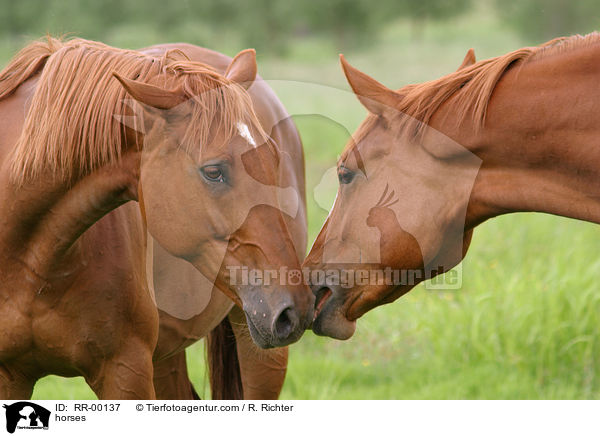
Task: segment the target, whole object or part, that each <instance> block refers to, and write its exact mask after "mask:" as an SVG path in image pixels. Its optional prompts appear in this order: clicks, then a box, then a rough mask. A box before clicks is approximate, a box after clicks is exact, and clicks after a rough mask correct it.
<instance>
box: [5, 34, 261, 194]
mask: <svg viewBox="0 0 600 436" xmlns="http://www.w3.org/2000/svg"><path fill="white" fill-rule="evenodd" d="M40 71H41V73H40ZM114 72H116V73H118V74H119V75H121V76H122V77H125V78H129V79H133V80H138V81H141V82H148V81H149V80H151V79H155V81H156V80H157V79H158V81H159V82H160V84H161V85H163V84H164V86H165V87H170V86H173V85H174V84H181V86H182V89H183V91H184V93H185V94H186V96H187V97H188V98H190V99H191V101H193V103H194V104H192V105H191V114H190V115H191V117H190V121H189V124H188V127H187V130H186V132H185V134H184V138H183V140H182V142H181V147H183V148H185V149H186V151H188V152H191V151H193V150H194V149H197V150H199V148H200V145H203V144H208V140H209V133H210V131H211V126H213V127H215V126H216V127H217V128H220V129H223V130H224V132H225V140H229V139H231V138H232V137H233V136H235V135H236V134H237V125H238V123H239V122H245V123H247V124H248V125H251V126H253V127H254V128H255V129H256V132H257V133H258V134H259V135H260V136H261V139H266V134H265V133H264V131H263V130H262V128H261V126H260V123H259V122H258V120H257V117H256V114H255V112H254V109H253V106H252V102H251V100H250V97H249V95H248V93H247V92H246V91H245V90H244V89H243V88H242V87H241V86H240V85H238V84H236V83H233V82H231V81H229V80H228V79H226V78H225V77H223V76H221V75H220V74H218V73H217V72H215V71H214V70H213V69H212V68H210V67H208V66H207V65H205V64H202V63H199V62H193V61H190V60H189V59H188V58H187V57H186V56H185V54H184V53H183V52H181V51H180V50H170V51H167V52H166V53H165V54H164V55H163V56H162V57H154V56H151V55H147V54H144V53H141V52H137V51H133V50H123V49H118V48H113V47H110V46H107V45H105V44H102V43H98V42H93V41H87V40H83V39H72V40H69V41H63V40H59V39H54V38H50V37H48V38H47V39H46V40H44V41H38V42H34V43H32V44H30V45H28V46H27V47H25V48H24V49H23V50H22V51H21V52H19V53H18V54H17V55H16V56H15V58H14V59H13V60H12V61H11V62H10V63H9V65H8V66H7V67H6V68H5V69H4V70H3V71H2V72H1V73H0V100H1V99H3V98H6V97H8V96H9V95H11V94H12V93H13V92H15V90H16V89H17V88H18V87H19V86H20V85H21V84H22V83H23V82H25V81H26V80H28V79H29V78H31V77H33V76H35V75H36V74H39V79H38V82H37V86H36V90H35V92H34V94H33V97H32V99H31V102H30V105H29V109H28V112H27V114H26V118H25V123H24V125H23V130H22V132H21V136H20V137H19V139H18V140H17V143H16V145H15V147H14V150H13V151H12V154H11V156H10V159H11V162H10V163H11V174H12V177H13V180H14V181H15V182H16V183H23V182H24V181H26V180H30V179H32V178H35V177H38V176H40V175H41V173H42V172H43V171H51V172H52V173H53V174H54V175H56V176H58V177H60V178H61V179H64V180H71V179H72V178H73V177H76V176H82V175H85V174H89V173H91V172H93V171H94V170H96V169H98V168H100V167H102V166H105V165H111V164H115V163H117V162H118V161H119V159H120V157H121V153H122V151H123V149H124V147H125V146H126V144H124V141H125V138H124V135H123V132H124V126H123V124H122V123H121V122H120V120H119V117H120V116H122V115H125V114H126V113H131V109H130V107H129V106H130V104H131V101H132V99H131V98H130V97H129V96H128V95H127V93H126V91H125V89H124V88H123V87H122V86H121V84H120V83H119V82H118V81H117V80H116V79H115V78H114V77H113V73H114ZM173 87H174V86H173ZM136 146H138V147H139V144H136Z"/></svg>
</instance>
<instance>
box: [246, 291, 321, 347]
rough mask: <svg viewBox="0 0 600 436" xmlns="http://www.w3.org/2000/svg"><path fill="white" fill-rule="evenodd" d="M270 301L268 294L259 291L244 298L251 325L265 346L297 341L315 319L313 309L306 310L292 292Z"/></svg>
mask: <svg viewBox="0 0 600 436" xmlns="http://www.w3.org/2000/svg"><path fill="white" fill-rule="evenodd" d="M277 300H278V301H277V302H276V303H274V302H271V303H269V302H268V300H267V298H266V297H265V296H261V295H260V293H259V292H255V293H253V294H252V296H251V297H250V298H248V299H246V301H244V299H243V298H242V301H243V306H244V313H245V314H246V320H247V322H248V329H249V330H250V335H251V336H252V339H253V340H254V342H255V343H256V344H257V345H258V346H259V347H261V348H274V347H283V346H286V345H289V344H291V343H294V342H296V341H297V340H298V339H300V337H301V336H302V334H303V333H304V331H305V330H306V328H307V327H308V326H309V324H310V322H311V321H312V312H313V311H312V306H310V310H309V311H308V312H309V313H302V312H306V311H301V310H299V308H298V307H297V306H296V304H295V303H294V301H293V300H292V298H291V297H290V296H288V295H286V296H282V297H280V298H278V299H277Z"/></svg>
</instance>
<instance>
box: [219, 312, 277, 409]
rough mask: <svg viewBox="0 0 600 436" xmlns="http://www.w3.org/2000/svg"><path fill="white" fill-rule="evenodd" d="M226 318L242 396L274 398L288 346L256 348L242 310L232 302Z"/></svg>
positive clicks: (257, 398)
mask: <svg viewBox="0 0 600 436" xmlns="http://www.w3.org/2000/svg"><path fill="white" fill-rule="evenodd" d="M229 321H230V323H231V327H232V328H233V333H234V334H235V341H236V345H237V355H238V360H239V363H240V373H241V376H242V386H243V389H244V399H245V400H276V399H277V398H278V397H279V394H280V393H281V388H282V387H283V382H284V380H285V372H286V369H287V361H288V347H282V348H271V349H268V350H263V349H262V348H259V347H258V346H257V345H256V344H255V343H254V341H253V340H252V338H251V337H250V332H249V330H248V325H247V324H246V317H245V316H244V312H243V311H242V310H241V309H240V308H238V307H237V306H234V307H233V309H232V310H231V312H230V313H229Z"/></svg>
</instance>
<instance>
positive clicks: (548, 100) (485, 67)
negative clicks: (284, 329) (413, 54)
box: [305, 34, 600, 339]
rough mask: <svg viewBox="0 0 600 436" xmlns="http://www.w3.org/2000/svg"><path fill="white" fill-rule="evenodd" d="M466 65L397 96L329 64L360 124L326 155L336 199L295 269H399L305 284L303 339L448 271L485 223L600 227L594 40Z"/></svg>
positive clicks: (347, 331) (336, 332)
mask: <svg viewBox="0 0 600 436" xmlns="http://www.w3.org/2000/svg"><path fill="white" fill-rule="evenodd" d="M471 55H472V54H471ZM468 58H469V55H468V56H467V58H466V59H465V62H464V64H463V66H461V68H460V69H459V70H458V71H456V72H454V73H452V74H449V75H447V76H445V77H442V78H441V79H438V80H434V81H431V82H427V83H423V84H418V85H410V86H407V87H405V88H402V89H400V90H398V91H394V90H390V89H388V88H386V87H385V86H384V85H382V84H380V83H378V82H377V81H375V80H374V79H372V78H371V77H369V76H368V75H366V74H364V73H362V72H360V71H358V70H357V69H355V68H353V67H352V66H350V65H349V64H348V63H347V62H346V61H345V59H344V58H343V57H342V58H341V61H342V66H343V69H344V72H345V74H346V77H347V79H348V82H349V83H350V86H351V88H352V89H353V91H354V92H355V94H357V96H358V98H359V100H360V101H361V103H362V104H363V105H364V106H365V107H366V109H367V110H368V112H369V115H368V117H367V119H366V120H365V121H364V122H363V123H362V125H361V126H360V127H359V129H358V131H357V132H356V133H355V135H354V138H353V141H351V142H350V143H349V144H348V145H347V147H346V149H345V151H344V153H343V154H342V156H341V158H340V160H339V163H338V176H339V181H340V188H339V191H338V197H337V200H336V203H335V204H334V207H333V208H332V211H331V213H330V216H329V217H328V219H327V221H326V222H325V224H324V226H323V229H322V231H321V233H320V234H319V236H318V238H317V240H316V242H315V244H314V246H313V248H312V250H311V252H310V254H309V256H308V258H307V260H306V261H305V265H306V266H308V267H309V268H311V269H313V270H315V271H320V270H323V269H331V270H332V271H334V272H335V271H337V272H339V271H340V270H342V269H344V268H351V269H353V270H354V271H356V269H360V273H361V274H363V275H367V276H369V278H372V277H373V276H374V275H375V273H378V272H379V273H380V272H381V271H382V270H384V269H389V270H394V271H399V270H400V271H406V270H409V271H410V272H412V274H408V275H407V276H406V277H408V278H409V279H400V280H387V279H384V280H377V277H375V279H374V280H362V281H361V283H360V284H356V285H354V286H347V287H343V286H341V285H339V284H336V283H334V284H328V283H325V282H322V283H320V284H316V285H315V286H314V287H313V290H314V291H315V292H316V293H317V300H318V302H317V308H318V315H317V316H316V318H315V320H314V323H313V330H314V331H315V333H317V334H321V335H327V336H331V337H334V338H339V339H345V338H348V337H350V336H352V334H353V333H354V330H355V323H356V320H357V319H358V318H359V317H360V316H362V315H363V314H364V313H365V312H367V311H368V310H370V309H372V308H374V307H376V306H379V305H381V304H385V303H390V302H392V301H394V300H396V299H397V298H398V297H400V296H401V295H403V294H404V293H406V292H408V291H409V290H410V289H411V288H412V287H413V286H414V285H415V284H416V283H418V282H420V281H422V280H425V279H428V278H431V277H433V276H435V275H436V274H439V273H441V272H444V271H447V270H449V269H450V268H452V267H453V266H455V265H456V264H458V263H459V262H460V261H461V260H462V258H463V257H464V255H465V254H466V251H467V249H468V246H469V243H470V240H471V235H472V231H473V229H474V227H476V226H477V225H479V224H481V223H482V222H484V221H485V220H487V219H489V218H492V217H494V216H498V215H501V214H506V213H511V212H545V213H551V214H556V215H560V216H565V217H571V218H576V219H580V220H585V221H590V222H594V223H600V147H598V145H597V142H598V138H599V137H600V118H599V115H598V114H599V113H600V89H599V88H598V86H597V83H598V79H599V78H600V63H599V62H598V59H600V36H599V35H598V34H591V35H588V36H585V37H581V36H575V37H571V38H560V39H557V40H553V41H550V42H549V43H547V44H544V45H543V46H540V47H531V48H523V49H520V50H517V51H514V52H511V53H508V54H506V55H503V56H500V57H497V58H493V59H489V60H485V61H481V62H478V63H474V58H473V59H472V61H471V60H469V59H468ZM386 190H388V192H386ZM392 191H393V194H391V192H392ZM377 199H380V203H379V204H376V201H377ZM411 277H412V279H411Z"/></svg>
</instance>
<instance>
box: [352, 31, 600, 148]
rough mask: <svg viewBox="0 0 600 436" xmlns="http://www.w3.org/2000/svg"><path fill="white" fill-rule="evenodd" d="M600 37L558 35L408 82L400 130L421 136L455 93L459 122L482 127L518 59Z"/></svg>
mask: <svg viewBox="0 0 600 436" xmlns="http://www.w3.org/2000/svg"><path fill="white" fill-rule="evenodd" d="M599 41H600V33H596V32H594V33H591V34H589V35H586V36H581V35H575V36H571V37H563V38H556V39H553V40H551V41H548V42H546V43H544V44H542V45H540V46H536V47H525V48H521V49H518V50H515V51H513V52H510V53H507V54H505V55H502V56H498V57H495V58H491V59H486V60H483V61H480V62H477V63H475V64H473V65H471V66H469V67H466V68H463V69H461V70H458V71H455V72H453V73H451V74H448V75H446V76H444V77H442V78H440V79H437V80H433V81H429V82H425V83H421V84H415V85H408V86H405V87H403V88H401V89H399V90H398V93H399V94H401V95H402V96H403V98H402V100H401V101H400V103H399V104H398V105H397V107H396V108H395V109H397V110H398V111H399V112H401V113H402V114H403V115H404V114H405V115H408V116H401V117H400V118H399V120H398V121H397V122H398V127H399V128H400V131H402V132H405V133H407V134H409V135H412V136H413V137H414V138H419V137H420V135H422V134H423V132H424V128H425V126H426V125H427V124H428V123H429V121H430V119H431V117H432V116H433V115H434V114H435V112H436V111H437V110H438V109H439V108H440V106H441V105H442V104H443V103H445V102H446V101H448V100H449V99H450V97H455V98H453V99H452V101H451V102H450V103H449V104H451V105H452V110H453V111H454V112H455V113H457V114H458V120H459V123H462V122H463V121H464V120H465V119H466V118H467V117H468V116H470V117H471V120H472V121H473V124H474V126H475V128H476V129H480V128H482V127H483V124H484V122H485V118H486V114H487V107H488V104H489V101H490V98H491V97H492V93H493V92H494V89H495V88H496V85H497V83H498V81H499V80H500V78H501V77H502V76H503V75H504V73H505V72H506V71H507V70H508V69H509V68H511V67H513V66H514V65H515V64H516V63H521V64H522V63H523V62H525V61H533V60H538V59H542V58H544V57H546V56H550V55H555V54H560V53H563V52H565V51H568V50H571V49H573V48H579V47H582V46H587V45H591V44H594V43H597V42H599ZM369 118H373V117H369ZM375 122H376V120H375V119H368V120H367V121H365V126H363V128H360V129H359V132H357V137H358V136H361V134H362V135H364V133H365V132H366V131H367V130H368V129H369V127H372V125H373V123H375ZM395 123H396V122H395ZM361 132H362V133H361Z"/></svg>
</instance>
